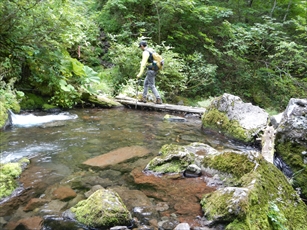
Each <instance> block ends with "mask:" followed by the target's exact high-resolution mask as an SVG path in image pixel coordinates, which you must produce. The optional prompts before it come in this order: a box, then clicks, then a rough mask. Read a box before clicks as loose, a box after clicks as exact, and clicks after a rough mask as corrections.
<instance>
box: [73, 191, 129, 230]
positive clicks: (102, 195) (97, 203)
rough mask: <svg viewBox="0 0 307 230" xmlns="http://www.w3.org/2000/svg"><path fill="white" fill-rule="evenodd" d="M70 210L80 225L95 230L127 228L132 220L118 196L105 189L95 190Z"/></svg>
mask: <svg viewBox="0 0 307 230" xmlns="http://www.w3.org/2000/svg"><path fill="white" fill-rule="evenodd" d="M70 210H71V211H72V212H73V213H74V214H75V216H76V219H77V220H78V221H79V222H80V223H82V224H85V225H87V226H91V227H96V228H100V227H101V228H106V227H112V226H117V225H118V226H122V225H125V226H128V225H130V221H131V219H132V218H131V214H130V212H129V211H128V210H127V208H126V206H125V205H124V204H123V202H122V200H121V198H120V197H119V195H118V194H117V193H116V192H114V191H111V190H107V189H99V190H97V191H96V192H94V193H93V194H92V195H91V196H90V197H89V198H88V199H86V200H83V201H80V202H79V203H78V204H77V205H75V206H74V207H72V208H71V209H70Z"/></svg>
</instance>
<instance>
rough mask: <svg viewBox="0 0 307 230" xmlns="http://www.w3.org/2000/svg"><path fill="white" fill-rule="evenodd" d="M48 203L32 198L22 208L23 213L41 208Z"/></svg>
mask: <svg viewBox="0 0 307 230" xmlns="http://www.w3.org/2000/svg"><path fill="white" fill-rule="evenodd" d="M48 202H49V200H46V199H40V198H32V199H31V200H30V201H29V202H28V203H27V205H26V206H25V207H24V208H23V211H25V212H29V211H33V210H34V209H36V208H38V207H41V206H43V205H44V204H46V203H48Z"/></svg>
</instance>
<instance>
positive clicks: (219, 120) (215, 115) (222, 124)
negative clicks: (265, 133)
mask: <svg viewBox="0 0 307 230" xmlns="http://www.w3.org/2000/svg"><path fill="white" fill-rule="evenodd" d="M202 125H203V127H204V128H209V129H213V130H219V131H222V132H223V133H224V134H225V135H228V136H231V137H233V138H235V139H238V140H241V141H244V142H250V141H252V140H253V137H252V136H251V135H250V133H249V132H248V131H247V130H245V129H244V128H242V127H241V126H240V124H239V122H238V121H236V120H229V119H228V117H227V115H226V114H225V113H223V112H220V111H218V110H217V109H210V110H209V111H208V112H206V113H205V114H204V115H203V116H202Z"/></svg>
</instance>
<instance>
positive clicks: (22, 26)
mask: <svg viewBox="0 0 307 230" xmlns="http://www.w3.org/2000/svg"><path fill="white" fill-rule="evenodd" d="M0 17H1V22H2V23H1V25H0V48H1V49H0V83H1V84H0V85H1V89H0V90H1V94H4V92H5V93H6V95H7V94H10V95H11V96H6V98H12V99H14V100H15V102H16V101H17V100H18V95H16V92H23V93H25V95H27V93H28V92H32V93H33V92H34V93H36V94H38V95H41V96H44V97H46V98H48V99H49V103H51V104H53V105H56V106H60V107H63V108H70V107H73V106H76V105H78V104H80V103H83V101H82V94H84V93H87V94H93V95H95V94H98V93H101V91H102V92H103V93H104V94H108V95H116V94H118V93H120V91H121V89H122V88H123V87H124V86H125V85H126V84H128V83H129V82H131V81H134V79H135V77H136V74H137V72H138V69H139V62H140V59H141V50H139V49H138V48H137V44H138V42H139V40H140V39H141V38H145V39H147V40H148V42H149V44H150V45H151V46H152V47H153V48H155V49H156V50H157V51H159V52H160V53H162V55H163V57H164V58H165V61H166V65H165V68H164V69H163V71H162V72H161V73H160V75H159V78H158V79H157V86H158V87H159V90H160V91H161V92H162V95H164V99H165V100H168V101H172V100H174V98H175V97H176V96H178V95H180V96H185V97H189V98H194V99H206V98H209V97H212V96H219V95H221V94H222V93H224V92H227V93H231V94H234V95H237V96H240V97H241V98H242V99H243V100H245V101H249V102H252V103H254V104H257V105H259V106H261V107H263V108H275V109H277V110H282V109H284V107H285V106H286V104H287V103H288V101H289V99H290V98H291V97H298V98H303V97H306V96H307V93H306V92H307V74H306V72H307V63H306V60H307V52H306V51H307V31H306V28H307V27H306V1H303V0H287V1H286V0H282V1H263V0H261V1H257V2H255V1H248V2H246V1H243V0H235V1H233V0H230V1H214V0H213V1H206V0H194V1H192V0H159V1H158V0H100V1H97V0H86V1H81V0H50V1H39V0H20V1H8V0H3V1H1V2H0ZM21 94H22V93H19V95H21ZM1 96H2V95H1ZM2 97H3V96H2ZM25 98H26V97H25ZM2 99H3V98H2ZM2 101H3V100H2ZM4 101H6V100H4ZM10 107H12V106H11V105H10V103H7V101H6V105H5V108H10Z"/></svg>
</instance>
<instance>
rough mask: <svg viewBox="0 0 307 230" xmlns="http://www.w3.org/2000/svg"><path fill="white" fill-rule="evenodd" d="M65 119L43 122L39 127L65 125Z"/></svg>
mask: <svg viewBox="0 0 307 230" xmlns="http://www.w3.org/2000/svg"><path fill="white" fill-rule="evenodd" d="M65 125H66V122H65V121H52V122H48V123H45V124H41V125H39V127H40V128H43V129H46V128H54V127H62V126H65Z"/></svg>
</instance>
